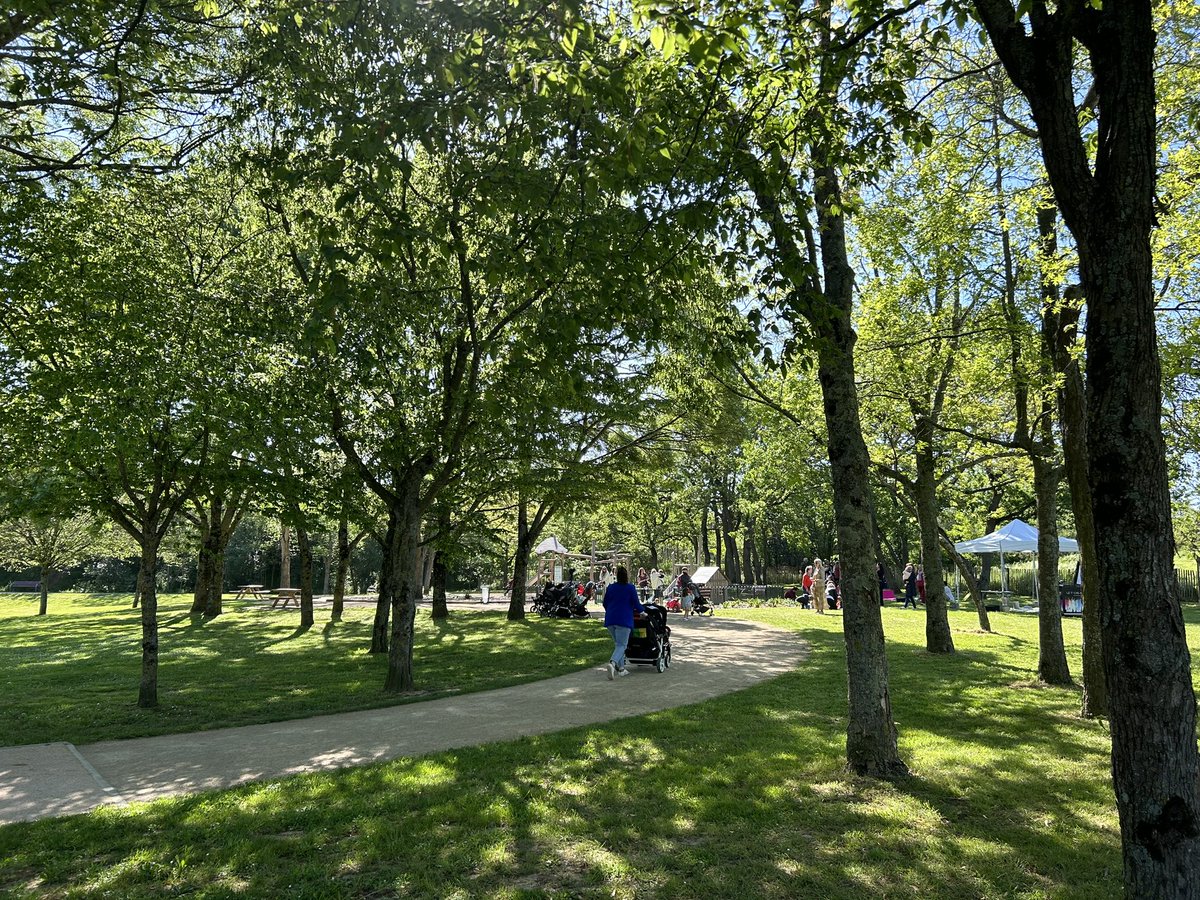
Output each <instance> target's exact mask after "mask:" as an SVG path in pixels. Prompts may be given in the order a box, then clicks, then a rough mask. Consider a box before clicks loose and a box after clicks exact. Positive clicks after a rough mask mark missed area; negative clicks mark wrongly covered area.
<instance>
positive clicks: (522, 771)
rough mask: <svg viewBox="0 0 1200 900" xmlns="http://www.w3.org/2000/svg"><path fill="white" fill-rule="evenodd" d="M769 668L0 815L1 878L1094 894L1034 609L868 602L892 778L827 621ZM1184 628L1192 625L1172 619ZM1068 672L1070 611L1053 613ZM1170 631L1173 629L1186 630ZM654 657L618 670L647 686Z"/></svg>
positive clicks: (129, 888)
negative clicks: (853, 701)
mask: <svg viewBox="0 0 1200 900" xmlns="http://www.w3.org/2000/svg"><path fill="white" fill-rule="evenodd" d="M738 615H739V617H743V618H750V619H755V620H759V621H764V622H771V623H773V624H778V625H781V626H783V627H788V628H799V629H800V630H801V631H802V632H803V633H804V634H805V636H806V637H807V638H808V639H809V641H810V642H811V644H812V648H813V652H812V656H811V658H810V660H809V661H808V662H807V663H805V664H804V665H803V666H802V667H801V668H800V669H799V670H797V671H796V672H794V673H791V674H788V675H785V676H783V677H781V678H778V679H776V680H774V681H772V682H769V683H766V684H763V685H760V686H757V687H755V688H752V689H750V690H746V691H743V692H740V693H737V694H732V695H729V696H727V697H724V698H720V699H717V700H713V701H709V702H707V703H704V704H701V705H698V706H694V707H685V708H681V709H677V710H672V711H669V712H664V713H656V714H653V715H649V716H643V717H637V718H633V719H627V720H623V721H620V722H616V723H612V724H609V725H605V726H599V727H586V728H577V729H573V730H570V731H566V732H562V733H559V734H555V735H549V736H544V737H538V738H531V739H525V740H521V741H516V742H511V743H504V744H494V745H489V746H485V747H480V748H474V749H470V750H463V751H455V752H449V753H441V754H435V755H430V756H426V757H421V758H417V759H409V760H397V761H394V762H390V763H384V764H379V765H373V766H368V767H364V768H360V769H354V770H349V771H345V772H341V773H328V774H318V775H309V776H302V777H297V778H290V779H285V780H282V781H276V782H270V783H264V784H257V785H249V786H246V787H243V788H239V789H237V790H232V791H223V792H215V793H210V794H205V795H200V796H194V797H187V798H179V799H173V800H167V801H161V802H158V803H155V804H152V805H149V806H144V807H140V808H136V809H124V810H100V811H97V812H95V813H92V814H90V815H87V816H79V817H74V818H70V819H62V820H57V821H45V822H39V823H32V824H27V825H13V826H9V827H7V828H3V829H0V891H2V890H4V889H7V890H9V891H10V892H11V893H12V895H13V896H17V897H20V896H25V895H54V896H60V895H61V896H71V897H94V896H95V897H98V896H115V897H158V896H163V895H166V894H174V893H180V894H183V893H187V894H193V895H196V896H202V897H232V896H264V897H265V896H287V897H290V898H291V897H295V898H301V897H347V898H349V897H462V898H465V897H489V898H491V897H497V898H499V897H549V896H560V897H595V898H600V897H624V898H628V897H672V898H674V897H678V898H695V897H738V898H760V897H762V898H774V897H779V898H785V897H787V898H792V897H795V898H803V897H863V898H868V897H871V898H874V897H912V898H921V897H953V898H977V897H1016V898H1023V897H1055V898H1059V897H1064V898H1065V897H1078V898H1088V900H1092V898H1103V897H1117V896H1119V895H1120V888H1121V877H1120V876H1121V859H1120V848H1119V837H1118V830H1117V822H1116V814H1115V810H1114V805H1113V800H1112V796H1111V791H1110V787H1109V775H1108V748H1107V744H1108V742H1107V735H1106V732H1105V728H1104V726H1103V724H1099V723H1088V722H1083V721H1080V720H1079V719H1078V718H1076V709H1077V706H1078V702H1079V696H1078V692H1077V691H1075V690H1069V689H1057V688H1047V687H1041V686H1038V685H1037V684H1036V682H1035V681H1034V669H1035V666H1036V661H1037V621H1036V619H1035V618H1033V617H1021V616H1018V615H1016V614H998V615H994V616H993V617H992V621H993V625H994V627H995V628H996V633H995V634H991V635H987V634H981V633H977V632H976V631H974V617H973V615H972V614H970V613H952V614H951V621H952V624H953V626H954V627H955V629H956V631H955V635H954V637H955V641H956V644H957V646H958V649H959V652H958V653H957V654H956V655H954V656H953V657H941V658H935V657H930V656H929V655H928V654H926V653H925V652H924V650H923V649H922V647H923V645H924V616H923V614H920V613H913V612H911V611H902V610H886V611H885V613H884V617H885V624H886V627H887V632H888V639H889V660H890V666H891V685H892V697H893V703H894V708H895V715H896V719H897V722H898V725H899V729H900V740H901V750H902V752H903V754H904V756H905V758H906V759H907V761H908V763H909V765H910V766H911V768H912V771H913V774H912V777H910V778H907V779H904V780H902V781H900V782H898V783H895V784H887V783H880V782H875V781H870V780H866V779H859V778H855V777H851V776H847V775H846V774H845V773H844V771H843V766H842V750H843V741H844V729H845V719H844V716H845V706H846V700H845V694H846V676H845V668H844V656H843V643H842V637H841V633H840V627H841V620H840V617H839V616H838V615H836V614H834V615H827V616H824V617H821V616H816V615H814V614H813V613H810V612H806V611H800V610H796V609H777V610H758V611H738ZM1187 615H1188V619H1189V622H1192V623H1194V622H1195V621H1196V619H1197V616H1196V614H1195V613H1194V611H1190V610H1189V611H1188V613H1187ZM1065 627H1066V632H1067V640H1068V644H1069V647H1068V649H1069V651H1070V653H1071V658H1072V663H1073V666H1074V671H1075V672H1078V670H1079V664H1080V660H1079V623H1078V622H1077V621H1068V622H1067V623H1066V624H1065ZM1192 630H1193V632H1195V631H1196V629H1194V628H1193V629H1192ZM655 677H656V676H652V675H649V674H648V673H647V675H646V676H645V677H644V678H643V679H642V682H641V683H642V684H644V686H645V690H647V691H653V690H655V689H657V682H656V680H655Z"/></svg>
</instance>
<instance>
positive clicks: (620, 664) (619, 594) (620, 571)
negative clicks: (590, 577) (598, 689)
mask: <svg viewBox="0 0 1200 900" xmlns="http://www.w3.org/2000/svg"><path fill="white" fill-rule="evenodd" d="M603 602H604V627H605V628H607V629H608V633H609V634H611V635H612V639H613V652H612V657H611V658H610V659H609V661H608V665H607V666H606V669H607V672H608V680H609V681H612V680H613V679H614V678H616V677H617V676H618V675H628V674H629V669H627V668H626V667H625V648H626V647H627V646H628V645H629V634H630V632H632V631H633V614H634V613H635V612H644V609H643V608H642V604H641V603H639V602H638V595H637V588H635V587H634V586H633V585H632V584H630V583H629V572H628V571H627V570H626V568H625V567H624V566H617V581H616V584H613V585H611V586H610V587H609V589H608V590H607V591H605V593H604V601H603Z"/></svg>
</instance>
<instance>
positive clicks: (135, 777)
mask: <svg viewBox="0 0 1200 900" xmlns="http://www.w3.org/2000/svg"><path fill="white" fill-rule="evenodd" d="M670 624H671V626H672V629H673V633H672V637H671V641H672V648H673V650H674V660H673V663H672V665H671V668H670V669H668V670H667V671H666V672H663V673H661V674H660V673H658V672H656V671H654V669H653V668H652V667H643V666H634V667H632V672H631V674H630V676H629V677H627V678H618V679H617V680H616V681H613V682H609V681H608V680H606V679H605V677H604V675H603V669H602V668H600V667H597V668H592V669H587V670H585V671H582V672H575V673H572V674H570V675H562V676H560V677H558V678H550V679H547V680H545V681H536V682H532V683H529V684H522V685H516V686H514V687H508V688H501V689H499V690H494V691H481V692H479V693H474V694H467V695H464V696H461V697H447V698H443V699H439V700H429V701H426V702H422V703H409V704H406V705H402V706H392V707H387V708H384V709H372V710H363V711H360V712H349V713H338V714H335V715H328V716H316V717H314V718H310V719H294V720H291V721H287V722H272V723H269V724H266V725H246V726H242V727H240V728H222V729H218V730H216V731H201V732H191V733H189V734H173V735H162V736H160V737H149V738H134V739H131V740H124V741H104V742H102V743H99V744H89V745H86V746H82V747H76V746H74V745H73V744H67V743H61V742H60V743H52V744H30V745H26V746H19V747H0V824H5V823H9V822H18V821H23V820H30V819H41V818H47V817H50V816H61V815H68V814H71V813H80V812H86V811H87V810H90V809H94V808H95V807H97V806H102V805H105V804H124V803H130V802H134V801H142V800H154V799H156V798H159V797H168V796H171V795H175V794H190V793H194V792H197V791H205V790H211V789H215V788H225V787H231V786H233V785H237V784H242V783H244V782H247V781H259V780H262V779H266V778H278V777H281V776H286V775H295V774H298V773H301V772H313V771H319V770H327V769H339V768H342V767H345V766H358V765H363V764H365V763H370V762H376V761H378V760H384V759H393V758H395V757H399V756H416V755H419V754H422V753H432V752H435V751H438V750H448V749H451V748H454V747H463V746H469V745H474V744H483V743H488V742H491V741H504V740H512V739H515V738H518V737H521V736H523V735H529V734H545V733H547V732H552V731H560V730H562V729H564V728H570V727H572V726H576V725H590V724H595V723H598V722H607V721H611V720H613V719H619V718H623V717H626V716H633V715H641V714H643V713H648V712H654V711H656V710H662V709H669V708H671V707H676V706H684V705H687V704H691V703H698V702H700V701H702V700H707V699H709V698H711V697H716V696H719V695H721V694H727V693H729V692H731V691H736V690H740V689H742V688H746V687H749V686H750V685H753V684H755V683H757V682H760V681H764V680H766V679H769V678H774V677H775V676H777V675H780V674H782V673H784V672H787V671H789V670H791V669H792V668H794V667H795V666H796V665H797V664H799V663H800V662H801V661H803V660H804V659H805V657H806V656H807V654H808V645H807V644H806V643H805V642H804V641H803V640H802V639H801V638H800V637H799V636H798V635H796V634H794V633H792V632H787V631H782V630H779V629H774V628H770V627H768V626H765V625H760V624H758V623H752V622H739V621H736V620H733V619H701V618H692V619H687V620H684V619H683V618H682V617H680V616H672V617H671V623H670Z"/></svg>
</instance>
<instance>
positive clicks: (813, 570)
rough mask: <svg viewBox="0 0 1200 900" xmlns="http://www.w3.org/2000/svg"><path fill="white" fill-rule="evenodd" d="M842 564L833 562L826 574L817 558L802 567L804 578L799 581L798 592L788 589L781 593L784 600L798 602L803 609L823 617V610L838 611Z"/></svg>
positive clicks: (835, 560) (794, 589)
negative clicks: (813, 610)
mask: <svg viewBox="0 0 1200 900" xmlns="http://www.w3.org/2000/svg"><path fill="white" fill-rule="evenodd" d="M841 589H842V564H841V562H839V561H838V560H837V559H834V560H833V564H832V565H831V566H830V568H829V570H828V572H827V571H826V569H825V563H824V562H823V561H822V560H821V559H820V558H819V557H818V558H817V559H814V560H813V561H812V565H811V566H805V567H804V576H803V577H802V578H801V579H800V592H799V593H798V592H797V591H796V588H795V587H789V588H788V589H787V590H786V591H784V592H783V598H784V599H785V600H799V601H800V605H801V606H802V607H804V608H805V609H815V610H816V611H817V612H818V613H820V614H821V615H825V609H826V607H828V608H829V609H838V608H839V607H840V605H841Z"/></svg>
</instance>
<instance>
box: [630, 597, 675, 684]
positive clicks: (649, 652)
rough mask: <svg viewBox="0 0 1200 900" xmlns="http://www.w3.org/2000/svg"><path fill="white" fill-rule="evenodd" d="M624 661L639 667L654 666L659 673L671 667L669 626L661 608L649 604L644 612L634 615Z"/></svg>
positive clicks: (665, 613) (665, 614)
mask: <svg viewBox="0 0 1200 900" xmlns="http://www.w3.org/2000/svg"><path fill="white" fill-rule="evenodd" d="M625 660H626V662H631V663H636V664H637V665H639V666H654V668H656V669H658V671H660V672H662V671H664V670H665V669H666V668H667V667H668V666H670V665H671V626H670V625H668V624H667V611H666V610H665V609H664V608H663V607H661V606H658V605H656V604H653V603H650V604H647V605H646V608H645V612H642V613H637V614H635V615H634V617H633V631H632V632H630V634H629V645H628V646H627V647H626V648H625Z"/></svg>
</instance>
